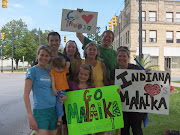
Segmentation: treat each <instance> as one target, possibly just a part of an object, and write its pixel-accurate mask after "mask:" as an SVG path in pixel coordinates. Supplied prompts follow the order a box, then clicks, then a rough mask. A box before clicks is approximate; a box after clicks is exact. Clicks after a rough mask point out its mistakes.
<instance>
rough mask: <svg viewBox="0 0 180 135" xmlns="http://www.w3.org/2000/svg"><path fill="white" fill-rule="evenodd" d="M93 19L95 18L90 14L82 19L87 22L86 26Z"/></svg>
mask: <svg viewBox="0 0 180 135" xmlns="http://www.w3.org/2000/svg"><path fill="white" fill-rule="evenodd" d="M93 17H94V15H93V14H89V15H88V16H87V15H82V19H83V20H84V21H85V22H86V24H88V23H89V22H90V21H91V19H92V18H93Z"/></svg>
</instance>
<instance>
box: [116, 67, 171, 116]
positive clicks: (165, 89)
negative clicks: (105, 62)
mask: <svg viewBox="0 0 180 135" xmlns="http://www.w3.org/2000/svg"><path fill="white" fill-rule="evenodd" d="M170 80H171V75H170V72H166V71H151V72H147V73H146V72H145V71H144V70H122V69H116V71H115V84H118V85H119V86H120V90H121V102H122V110H123V111H127V112H149V113H158V114H167V115H168V114H169V95H170Z"/></svg>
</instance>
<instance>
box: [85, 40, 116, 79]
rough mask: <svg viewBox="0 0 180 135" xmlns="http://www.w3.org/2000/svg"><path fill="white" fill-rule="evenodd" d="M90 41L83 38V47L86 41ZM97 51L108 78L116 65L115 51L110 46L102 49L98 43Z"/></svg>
mask: <svg viewBox="0 0 180 135" xmlns="http://www.w3.org/2000/svg"><path fill="white" fill-rule="evenodd" d="M90 42H92V41H91V40H89V39H88V38H87V37H85V38H84V44H83V49H84V48H85V47H86V45H87V44H88V43H90ZM98 48H99V52H100V59H99V60H101V61H102V62H104V64H105V66H106V70H107V77H108V79H110V73H111V70H112V69H113V68H115V67H116V66H118V63H117V60H116V51H115V50H113V49H112V48H109V49H104V48H102V47H101V45H98Z"/></svg>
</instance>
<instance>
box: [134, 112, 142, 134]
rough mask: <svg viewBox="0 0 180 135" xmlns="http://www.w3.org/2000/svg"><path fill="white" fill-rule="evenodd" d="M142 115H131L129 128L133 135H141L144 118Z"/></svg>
mask: <svg viewBox="0 0 180 135" xmlns="http://www.w3.org/2000/svg"><path fill="white" fill-rule="evenodd" d="M144 115H145V114H144V113H137V112H132V113H131V128H132V132H133V135H143V132H142V128H141V124H142V121H143V118H144Z"/></svg>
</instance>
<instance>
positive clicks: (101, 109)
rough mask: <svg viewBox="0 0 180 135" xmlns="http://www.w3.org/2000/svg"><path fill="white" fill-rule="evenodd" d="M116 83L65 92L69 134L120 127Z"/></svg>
mask: <svg viewBox="0 0 180 135" xmlns="http://www.w3.org/2000/svg"><path fill="white" fill-rule="evenodd" d="M117 88H118V86H117V85H113V86H106V87H99V88H92V89H88V90H77V91H72V92H67V96H68V99H67V101H65V111H66V118H67V123H68V132H69V134H70V135H73V134H77V135H81V134H92V133H97V132H103V131H110V130H114V129H118V128H122V127H123V126H124V124H123V117H122V110H121V103H120V96H119V94H118V93H117Z"/></svg>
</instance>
